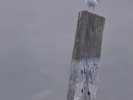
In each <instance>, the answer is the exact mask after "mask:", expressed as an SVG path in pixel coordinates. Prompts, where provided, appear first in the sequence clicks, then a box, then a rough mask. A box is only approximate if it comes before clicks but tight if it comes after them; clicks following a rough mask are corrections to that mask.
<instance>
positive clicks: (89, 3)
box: [84, 0, 100, 14]
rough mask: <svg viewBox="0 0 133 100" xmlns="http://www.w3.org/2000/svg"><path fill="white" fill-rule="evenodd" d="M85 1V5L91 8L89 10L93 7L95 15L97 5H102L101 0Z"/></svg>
mask: <svg viewBox="0 0 133 100" xmlns="http://www.w3.org/2000/svg"><path fill="white" fill-rule="evenodd" d="M84 1H85V4H86V5H88V6H89V9H90V7H91V6H92V7H93V12H92V13H93V14H94V7H95V5H97V4H99V3H100V0H84Z"/></svg>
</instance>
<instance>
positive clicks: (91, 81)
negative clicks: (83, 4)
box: [67, 11, 105, 100]
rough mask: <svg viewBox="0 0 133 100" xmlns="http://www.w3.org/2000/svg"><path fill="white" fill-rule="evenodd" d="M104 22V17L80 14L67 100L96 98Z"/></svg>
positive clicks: (86, 12)
mask: <svg viewBox="0 0 133 100" xmlns="http://www.w3.org/2000/svg"><path fill="white" fill-rule="evenodd" d="M104 22H105V18H104V17H101V16H98V15H94V14H92V13H89V12H88V11H82V12H79V17H78V23H77V29H76V35H75V43H74V47H73V53H72V62H71V69H70V71H71V73H70V79H69V86H68V95H67V100H94V99H95V98H96V91H97V82H98V69H99V66H100V55H101V46H102V36H103V29H104ZM77 40H78V41H77Z"/></svg>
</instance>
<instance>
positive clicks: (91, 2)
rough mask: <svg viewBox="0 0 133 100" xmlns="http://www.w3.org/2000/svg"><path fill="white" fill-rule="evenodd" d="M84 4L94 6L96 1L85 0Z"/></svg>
mask: <svg viewBox="0 0 133 100" xmlns="http://www.w3.org/2000/svg"><path fill="white" fill-rule="evenodd" d="M85 4H86V5H88V6H95V5H97V4H98V3H97V2H96V0H85Z"/></svg>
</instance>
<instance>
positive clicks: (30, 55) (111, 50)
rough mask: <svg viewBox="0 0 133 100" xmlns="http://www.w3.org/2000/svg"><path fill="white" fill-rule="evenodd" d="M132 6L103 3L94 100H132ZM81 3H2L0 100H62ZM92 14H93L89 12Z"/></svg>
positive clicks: (111, 0) (114, 0)
mask: <svg viewBox="0 0 133 100" xmlns="http://www.w3.org/2000/svg"><path fill="white" fill-rule="evenodd" d="M132 4H133V1H132V0H128V2H127V0H102V1H101V3H100V4H99V5H97V6H96V7H95V13H96V14H98V15H101V16H104V17H105V18H106V22H105V29H104V35H103V44H102V54H101V62H100V69H99V79H98V91H97V100H132V98H133V95H132V94H133V60H132V58H133V44H132V43H133V39H132V38H133V14H132V9H133V6H132ZM82 10H88V7H87V6H86V5H85V4H84V1H83V0H53V1H51V0H0V100H66V99H67V90H68V82H69V76H70V75H69V74H70V63H71V55H72V49H73V44H74V37H75V32H76V24H77V18H78V12H79V11H82ZM91 10H92V9H91Z"/></svg>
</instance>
